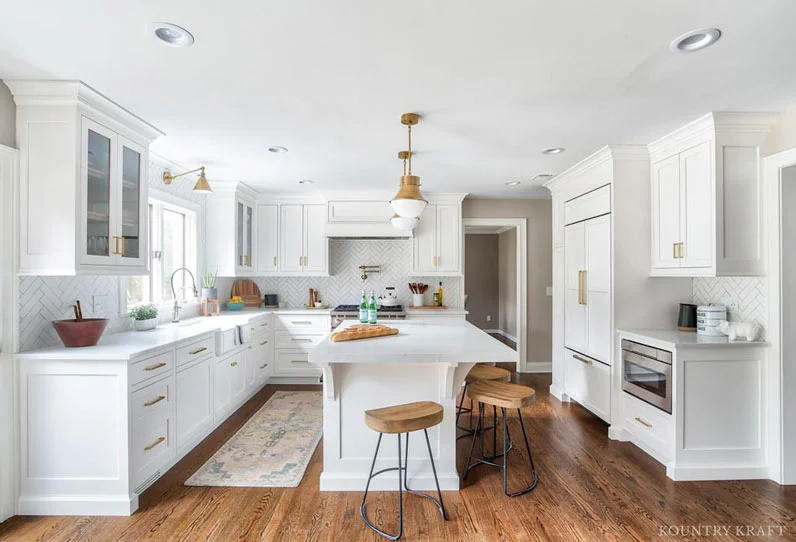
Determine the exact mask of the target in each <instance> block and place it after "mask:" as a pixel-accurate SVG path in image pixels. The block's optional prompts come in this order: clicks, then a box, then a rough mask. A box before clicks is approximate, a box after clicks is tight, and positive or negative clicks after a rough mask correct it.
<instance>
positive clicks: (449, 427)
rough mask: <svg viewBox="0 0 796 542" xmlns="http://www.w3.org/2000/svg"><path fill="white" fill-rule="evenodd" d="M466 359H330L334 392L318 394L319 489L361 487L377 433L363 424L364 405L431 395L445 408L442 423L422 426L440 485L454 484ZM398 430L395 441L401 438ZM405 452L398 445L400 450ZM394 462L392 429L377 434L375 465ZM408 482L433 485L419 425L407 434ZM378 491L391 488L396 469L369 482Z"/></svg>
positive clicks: (456, 482) (381, 466)
mask: <svg viewBox="0 0 796 542" xmlns="http://www.w3.org/2000/svg"><path fill="white" fill-rule="evenodd" d="M473 365H474V364H472V363H462V364H449V363H412V362H405V363H387V364H381V363H379V364H353V363H352V364H348V363H335V364H332V365H331V367H332V371H333V374H334V394H333V397H331V398H330V396H331V394H326V396H325V400H324V441H323V455H324V470H323V474H322V475H321V487H320V488H321V491H363V490H364V488H365V482H366V480H367V476H368V472H369V471H370V466H371V462H372V461H373V453H374V452H375V450H376V442H377V440H378V433H376V432H375V431H372V430H371V429H369V428H368V427H367V426H366V425H365V411H366V410H369V409H374V408H382V407H385V406H390V405H397V404H402V403H410V402H413V401H435V402H437V403H439V404H441V405H442V407H443V408H444V410H445V414H444V418H443V420H442V423H441V424H439V425H437V426H435V427H432V428H431V429H429V430H428V436H429V440H430V442H431V450H432V453H433V456H434V462H435V465H436V468H437V475H438V477H439V482H440V487H441V488H442V489H443V490H458V489H459V475H458V473H457V471H456V427H455V423H456V421H455V419H456V414H455V407H456V394H457V393H458V391H459V390H460V389H461V386H462V383H463V382H464V377H465V375H466V374H467V372H468V371H469V370H470V369H471V368H472V366H473ZM404 439H405V436H402V440H401V446H402V450H403V446H404V444H405V440H404ZM404 453H405V452H404V451H402V454H404ZM397 462H398V445H397V436H396V435H386V434H385V435H384V437H383V438H382V443H381V449H380V450H379V458H378V460H377V462H376V469H375V470H380V469H384V468H388V467H395V466H396V465H397ZM408 472H409V487H410V488H412V489H419V490H424V491H427V490H433V489H435V486H434V478H433V474H432V471H431V463H430V462H429V460H428V448H427V445H426V441H425V437H424V436H423V432H422V431H417V432H414V433H411V434H410V435H409V471H408ZM371 488H372V489H374V490H379V491H397V490H398V487H397V477H396V473H394V472H392V473H385V474H383V475H381V476H379V477H377V478H374V480H373V481H372V482H371Z"/></svg>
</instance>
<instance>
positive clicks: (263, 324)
mask: <svg viewBox="0 0 796 542" xmlns="http://www.w3.org/2000/svg"><path fill="white" fill-rule="evenodd" d="M267 325H268V322H263V323H262V324H260V327H265V326H267Z"/></svg>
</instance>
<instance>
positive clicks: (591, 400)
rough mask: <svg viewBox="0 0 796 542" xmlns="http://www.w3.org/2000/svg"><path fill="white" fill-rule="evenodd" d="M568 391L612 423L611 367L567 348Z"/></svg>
mask: <svg viewBox="0 0 796 542" xmlns="http://www.w3.org/2000/svg"><path fill="white" fill-rule="evenodd" d="M565 363H566V384H565V386H566V393H567V394H568V395H570V396H571V397H572V398H573V399H575V400H576V401H577V402H578V403H580V404H581V405H583V406H584V407H586V408H587V409H588V410H590V411H591V412H592V413H594V414H595V415H596V416H598V417H599V418H602V419H603V420H605V421H606V422H609V423H610V412H611V367H609V366H608V365H605V364H603V363H600V362H599V361H597V360H595V359H593V358H590V357H589V356H584V355H583V354H580V353H578V352H574V351H572V350H569V349H567V350H565Z"/></svg>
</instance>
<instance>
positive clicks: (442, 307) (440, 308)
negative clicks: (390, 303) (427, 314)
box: [408, 305, 448, 311]
mask: <svg viewBox="0 0 796 542" xmlns="http://www.w3.org/2000/svg"><path fill="white" fill-rule="evenodd" d="M408 308H409V309H412V310H421V311H444V310H446V309H447V308H448V306H447V305H420V306H415V305H409V307H408Z"/></svg>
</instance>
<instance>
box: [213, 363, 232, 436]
mask: <svg viewBox="0 0 796 542" xmlns="http://www.w3.org/2000/svg"><path fill="white" fill-rule="evenodd" d="M231 358H232V356H230V357H224V358H216V361H215V367H214V368H213V420H214V422H215V423H220V422H222V421H223V420H224V419H226V417H227V416H226V415H227V413H228V412H229V410H230V408H231V407H232V367H231V365H230V364H231V363H232V362H233V361H234V360H232V359H231Z"/></svg>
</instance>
